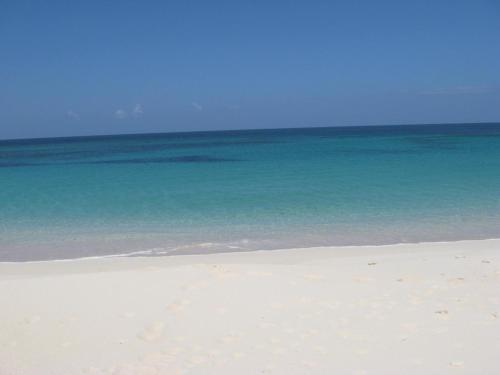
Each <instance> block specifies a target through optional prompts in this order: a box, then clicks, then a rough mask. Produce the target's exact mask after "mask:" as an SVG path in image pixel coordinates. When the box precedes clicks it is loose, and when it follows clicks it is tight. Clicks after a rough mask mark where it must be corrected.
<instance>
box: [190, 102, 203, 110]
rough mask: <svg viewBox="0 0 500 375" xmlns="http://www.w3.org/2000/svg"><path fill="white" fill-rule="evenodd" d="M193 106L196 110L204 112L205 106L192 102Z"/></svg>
mask: <svg viewBox="0 0 500 375" xmlns="http://www.w3.org/2000/svg"><path fill="white" fill-rule="evenodd" d="M191 105H192V106H193V107H194V109H196V110H197V111H202V110H203V106H202V105H201V104H199V103H196V102H192V103H191Z"/></svg>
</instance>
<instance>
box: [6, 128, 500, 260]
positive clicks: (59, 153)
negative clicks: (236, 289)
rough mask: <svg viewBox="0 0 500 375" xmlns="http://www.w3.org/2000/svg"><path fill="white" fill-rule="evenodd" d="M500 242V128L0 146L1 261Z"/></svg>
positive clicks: (232, 134)
mask: <svg viewBox="0 0 500 375" xmlns="http://www.w3.org/2000/svg"><path fill="white" fill-rule="evenodd" d="M492 237H500V124H467V125H461V124H457V125H426V126H380V127H373V126H371V127H349V128H347V127H346V128H308V129H306V128H304V129H281V130H250V131H229V132H203V133H183V134H181V133H176V134H144V135H121V136H105V137H73V138H53V139H35V140H14V141H0V261H11V260H41V259H64V258H76V257H83V256H96V255H106V254H118V253H120V254H121V253H130V252H135V253H138V254H143V255H147V254H149V255H155V254H166V253H172V252H173V253H191V252H209V251H234V250H252V249H275V248H286V247H308V246H316V245H353V244H386V243H397V242H419V241H440V240H459V239H473V238H492Z"/></svg>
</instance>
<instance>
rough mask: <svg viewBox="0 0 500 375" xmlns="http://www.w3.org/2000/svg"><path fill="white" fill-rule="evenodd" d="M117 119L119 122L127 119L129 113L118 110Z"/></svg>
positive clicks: (116, 112)
mask: <svg viewBox="0 0 500 375" xmlns="http://www.w3.org/2000/svg"><path fill="white" fill-rule="evenodd" d="M115 117H116V118H117V119H119V120H123V119H124V118H126V117H127V112H125V111H124V110H123V109H117V110H116V111H115Z"/></svg>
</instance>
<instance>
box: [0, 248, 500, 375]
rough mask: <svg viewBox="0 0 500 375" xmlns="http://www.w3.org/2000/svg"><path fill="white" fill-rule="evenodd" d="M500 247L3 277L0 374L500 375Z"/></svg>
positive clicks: (34, 271) (17, 269)
mask: <svg viewBox="0 0 500 375" xmlns="http://www.w3.org/2000/svg"><path fill="white" fill-rule="evenodd" d="M499 249H500V240H483V241H462V242H449V243H423V244H405V245H392V246H378V247H346V248H311V249H290V250H277V251H257V252H248V253H224V254H210V255H186V256H172V257H150V258H148V257H135V258H131V257H129V258H102V259H86V260H74V261H50V262H37V263H2V264H0V306H1V309H0V374H2V375H14V374H15V375H27V374H29V375H32V374H33V375H49V374H50V375H56V374H61V375H62V374H64V375H72V374H75V375H77V374H131V375H138V374H204V375H205V374H287V375H288V374H498V373H499V372H500V361H499V360H498V348H499V347H500V252H499Z"/></svg>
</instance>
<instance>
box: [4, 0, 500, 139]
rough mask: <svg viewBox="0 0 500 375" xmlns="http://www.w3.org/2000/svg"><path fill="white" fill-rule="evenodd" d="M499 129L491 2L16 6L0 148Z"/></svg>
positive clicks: (499, 31) (499, 33) (8, 25)
mask: <svg viewBox="0 0 500 375" xmlns="http://www.w3.org/2000/svg"><path fill="white" fill-rule="evenodd" d="M476 121H500V1H499V0H468V1H465V0H434V1H425V0H419V1H414V0H413V1H405V0H397V1H396V0H394V1H390V0H378V1H373V0H370V1H353V0H351V1H273V0H268V1H259V0H255V1H236V0H233V1H216V0H214V1H127V0H124V1H104V0H99V1H94V0H87V1H80V2H73V1H58V0H52V1H25V0H15V1H14V0H11V1H8V0H4V1H3V2H2V4H1V12H0V138H16V137H43V136H67V135H90V134H114V133H130V132H138V133H141V132H163V131H192V130H211V129H240V128H268V127H272V128H274V127H297V126H341V125H370V124H401V123H436V122H476Z"/></svg>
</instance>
